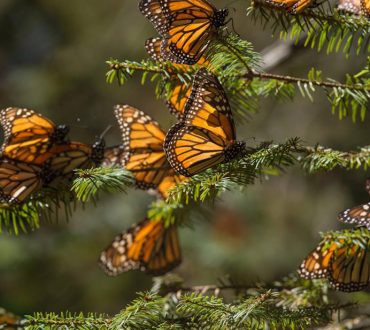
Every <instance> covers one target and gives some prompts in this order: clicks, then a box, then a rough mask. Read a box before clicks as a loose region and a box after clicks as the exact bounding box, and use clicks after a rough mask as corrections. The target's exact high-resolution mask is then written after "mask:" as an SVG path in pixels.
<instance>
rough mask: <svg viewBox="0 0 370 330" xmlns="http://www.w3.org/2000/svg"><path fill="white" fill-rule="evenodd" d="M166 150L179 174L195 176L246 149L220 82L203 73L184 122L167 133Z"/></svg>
mask: <svg viewBox="0 0 370 330" xmlns="http://www.w3.org/2000/svg"><path fill="white" fill-rule="evenodd" d="M164 148H165V151H166V155H167V159H168V161H169V163H170V164H171V166H172V167H173V168H174V169H175V170H176V172H178V173H180V174H182V175H185V176H192V175H194V174H197V173H199V172H202V171H203V170H205V169H207V168H209V167H213V166H215V165H217V164H220V163H222V162H224V161H229V160H231V159H233V158H235V157H236V155H237V154H239V152H240V151H241V150H243V148H244V144H243V143H236V142H235V125H234V122H233V118H232V113H231V109H230V106H229V102H228V100H227V97H226V94H225V92H224V90H223V88H222V86H221V84H220V83H219V81H218V79H217V78H216V77H215V76H214V75H213V74H212V73H210V72H208V71H207V70H206V69H204V68H203V69H200V70H199V71H198V72H197V74H196V76H195V78H194V83H193V87H192V91H191V94H190V97H189V99H188V101H187V103H186V105H185V110H184V115H183V119H182V121H180V122H179V123H178V124H176V125H174V126H173V127H171V129H170V130H169V132H168V133H167V136H166V139H165V143H164Z"/></svg>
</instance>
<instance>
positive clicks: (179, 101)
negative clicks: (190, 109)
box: [166, 83, 191, 119]
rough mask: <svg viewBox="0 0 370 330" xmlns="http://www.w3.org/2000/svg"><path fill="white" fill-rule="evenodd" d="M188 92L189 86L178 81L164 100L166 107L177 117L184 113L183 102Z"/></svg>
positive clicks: (189, 91) (188, 94)
mask: <svg viewBox="0 0 370 330" xmlns="http://www.w3.org/2000/svg"><path fill="white" fill-rule="evenodd" d="M190 93H191V87H189V86H187V85H186V84H182V83H179V84H177V85H175V87H174V88H173V90H172V91H171V93H170V95H169V98H168V100H167V101H166V105H167V108H168V109H169V110H170V112H171V113H172V114H173V115H175V116H176V117H177V118H178V119H181V118H182V116H183V114H184V111H185V104H186V102H187V100H188V99H189V97H190Z"/></svg>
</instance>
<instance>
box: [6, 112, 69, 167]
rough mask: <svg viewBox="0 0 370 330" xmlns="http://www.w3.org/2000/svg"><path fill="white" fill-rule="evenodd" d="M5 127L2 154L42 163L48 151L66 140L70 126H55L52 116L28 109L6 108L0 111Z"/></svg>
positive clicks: (29, 161)
mask: <svg viewBox="0 0 370 330" xmlns="http://www.w3.org/2000/svg"><path fill="white" fill-rule="evenodd" d="M0 123H1V125H2V126H3V128H4V142H3V146H2V148H1V156H2V157H7V158H9V159H14V160H17V161H23V162H27V163H32V164H37V165H40V164H43V163H44V162H45V160H46V158H47V156H48V155H49V154H48V153H47V152H48V150H49V149H50V148H51V147H52V146H53V145H55V144H58V143H61V142H63V141H64V139H65V137H66V135H67V133H68V131H69V127H68V126H66V125H59V126H55V124H54V123H53V122H51V121H50V120H49V119H47V118H45V117H43V116H42V115H41V114H38V113H36V112H35V111H33V110H29V109H20V108H7V109H3V110H1V111H0Z"/></svg>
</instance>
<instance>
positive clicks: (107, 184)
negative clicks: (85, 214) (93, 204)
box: [72, 167, 134, 202]
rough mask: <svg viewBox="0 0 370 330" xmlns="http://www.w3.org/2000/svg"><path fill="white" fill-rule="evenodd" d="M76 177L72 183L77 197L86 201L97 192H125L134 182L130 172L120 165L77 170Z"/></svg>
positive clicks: (94, 196) (95, 195)
mask: <svg viewBox="0 0 370 330" xmlns="http://www.w3.org/2000/svg"><path fill="white" fill-rule="evenodd" d="M76 175H77V178H76V179H75V180H74V182H73V185H72V191H74V192H75V194H76V196H77V199H78V200H79V201H82V202H88V201H90V200H92V199H95V198H96V197H97V195H98V193H99V192H106V193H113V192H125V191H126V188H127V187H129V186H131V185H132V184H133V183H134V179H133V177H132V174H131V173H130V172H129V171H126V170H124V169H122V168H120V167H98V168H92V169H88V170H77V171H76Z"/></svg>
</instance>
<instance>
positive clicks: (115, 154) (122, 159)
mask: <svg viewBox="0 0 370 330" xmlns="http://www.w3.org/2000/svg"><path fill="white" fill-rule="evenodd" d="M114 113H115V116H116V118H117V121H118V123H119V126H120V129H121V132H122V145H121V146H120V147H119V148H117V147H115V148H114V149H112V150H111V151H110V153H109V154H108V159H106V160H105V161H104V163H105V164H107V165H114V164H118V163H119V164H120V165H121V166H122V167H123V168H125V169H127V170H129V171H131V172H132V174H133V176H134V178H135V184H136V187H137V188H139V189H143V190H149V191H154V192H156V193H157V194H159V195H160V196H161V197H163V198H167V197H168V190H169V189H170V188H172V187H173V186H175V185H176V184H177V183H178V182H182V181H184V180H185V178H184V177H182V176H180V175H178V174H176V173H175V171H174V170H173V169H172V168H171V166H170V164H169V163H168V161H167V159H166V155H165V152H164V150H163V142H164V139H165V133H164V131H163V130H162V129H161V127H160V126H159V124H158V123H157V122H156V121H154V120H153V119H152V118H151V117H150V116H148V115H147V114H145V113H144V112H143V111H140V110H138V109H136V108H134V107H131V106H129V105H117V106H115V110H114ZM108 150H109V149H108ZM112 163H114V164H112Z"/></svg>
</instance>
